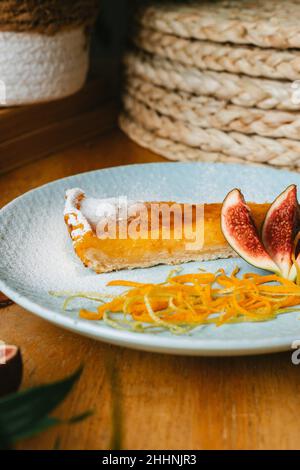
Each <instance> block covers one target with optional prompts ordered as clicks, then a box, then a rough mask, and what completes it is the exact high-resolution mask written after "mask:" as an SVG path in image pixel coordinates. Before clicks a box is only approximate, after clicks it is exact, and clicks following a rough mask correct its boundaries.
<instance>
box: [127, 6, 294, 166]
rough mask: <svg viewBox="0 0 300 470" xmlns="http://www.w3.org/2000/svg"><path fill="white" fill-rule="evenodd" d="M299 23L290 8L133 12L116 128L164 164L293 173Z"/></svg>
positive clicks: (177, 8) (182, 8)
mask: <svg viewBox="0 0 300 470" xmlns="http://www.w3.org/2000/svg"><path fill="white" fill-rule="evenodd" d="M299 24H300V3H299V1H296V0H287V1H286V2H282V1H281V0H255V1H253V0H218V1H216V2H213V1H210V2H209V1H204V2H199V1H194V2H193V1H191V2H185V3H181V4H178V3H172V2H164V3H163V2H162V3H160V4H159V3H156V4H151V5H150V6H146V7H144V8H141V9H140V11H138V12H137V14H136V16H135V22H134V25H133V28H132V36H131V46H132V47H131V50H130V51H128V52H127V53H126V55H125V57H124V69H125V74H124V75H125V86H124V92H123V105H124V110H123V114H122V116H121V118H120V125H121V127H122V129H123V130H124V132H126V133H127V134H128V135H129V136H130V137H131V138H132V139H133V140H135V141H136V142H138V143H140V144H141V145H143V146H145V147H147V148H150V149H152V150H154V151H156V152H157V153H159V154H161V155H164V156H165V157H167V158H170V159H178V160H186V159H193V160H207V161H241V162H245V163H258V164H271V165H276V166H280V167H288V168H293V169H298V170H299V169H300V99H299V97H300V93H299V91H300V26H299ZM294 81H295V82H294Z"/></svg>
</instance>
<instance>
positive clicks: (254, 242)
mask: <svg viewBox="0 0 300 470" xmlns="http://www.w3.org/2000/svg"><path fill="white" fill-rule="evenodd" d="M221 228H222V232H223V235H224V237H225V238H226V240H227V242H228V243H229V245H230V246H231V248H232V249H233V250H234V251H235V252H236V253H237V254H238V255H240V257H241V258H243V259H244V260H245V261H247V263H249V264H251V265H252V266H255V267H257V268H260V269H265V270H266V271H271V272H275V273H278V272H279V268H278V266H277V265H276V264H275V263H274V261H273V260H272V258H271V257H270V256H269V254H268V253H267V251H266V249H265V247H264V246H263V244H262V242H261V240H260V237H259V234H258V230H257V228H256V226H255V224H254V222H253V219H252V216H251V211H250V209H249V207H248V206H247V204H246V202H245V199H244V196H243V195H242V193H241V191H240V190H239V189H237V188H235V189H233V190H232V191H230V192H229V193H228V194H227V196H226V198H225V199H224V202H223V206H222V211H221Z"/></svg>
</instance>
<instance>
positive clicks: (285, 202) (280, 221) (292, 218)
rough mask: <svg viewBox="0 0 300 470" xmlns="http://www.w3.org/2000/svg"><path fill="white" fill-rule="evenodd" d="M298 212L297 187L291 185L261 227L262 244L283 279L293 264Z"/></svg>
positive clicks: (276, 201)
mask: <svg viewBox="0 0 300 470" xmlns="http://www.w3.org/2000/svg"><path fill="white" fill-rule="evenodd" d="M298 211H299V208H298V201H297V187H296V186H295V185H294V184H292V185H290V186H288V187H287V188H286V189H285V191H283V192H282V193H281V194H280V195H279V196H278V197H277V198H276V199H275V200H274V202H273V203H272V205H271V206H270V208H269V210H268V212H267V214H266V217H265V220H264V223H263V226H262V242H263V244H264V246H265V248H266V250H267V252H268V253H269V255H270V257H271V258H272V259H273V260H274V262H275V263H276V264H277V266H278V267H279V269H280V271H281V275H282V277H285V278H288V277H289V274H290V271H291V267H292V264H293V262H292V255H293V251H294V239H295V231H296V227H297V224H298Z"/></svg>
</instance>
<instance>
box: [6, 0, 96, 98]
mask: <svg viewBox="0 0 300 470" xmlns="http://www.w3.org/2000/svg"><path fill="white" fill-rule="evenodd" d="M97 12H98V0H73V1H71V0H66V1H63V2H62V1H60V0H43V1H41V0H7V1H6V0H4V1H1V2H0V105H2V106H12V105H20V104H27V103H36V102H42V101H49V100H53V99H58V98H62V97H64V96H68V95H71V94H73V93H75V92H76V91H78V90H79V89H80V88H81V87H82V86H83V84H84V82H85V79H86V75H87V71H88V65H89V33H90V31H91V29H92V26H93V23H94V21H95V19H96V16H97Z"/></svg>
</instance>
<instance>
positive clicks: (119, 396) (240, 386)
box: [0, 130, 300, 449]
mask: <svg viewBox="0 0 300 470" xmlns="http://www.w3.org/2000/svg"><path fill="white" fill-rule="evenodd" d="M162 160H163V159H162V158H161V157H158V156H156V155H154V154H153V153H151V152H149V151H146V150H144V149H142V148H140V147H138V146H137V145H135V144H134V143H132V142H130V141H129V140H128V139H127V138H126V137H125V136H124V135H123V134H122V133H121V132H120V131H118V130H115V131H112V132H110V133H108V134H106V135H104V136H99V137H98V138H95V139H94V140H92V141H90V142H88V143H86V144H81V145H77V146H76V147H73V148H70V149H68V150H67V151H64V152H61V153H57V154H53V155H52V156H49V157H47V158H45V159H42V160H39V161H36V162H34V163H30V164H27V165H24V166H23V167H21V168H18V169H16V170H14V171H11V172H9V173H7V174H6V175H2V176H0V187H1V192H0V205H1V206H3V205H4V204H5V203H7V202H9V201H10V200H11V199H13V198H14V197H16V196H18V195H20V194H22V193H24V192H25V191H27V190H29V189H32V188H34V187H37V186H39V185H41V184H44V183H47V182H49V181H52V180H54V179H57V178H60V177H64V176H68V175H72V174H75V173H78V172H82V171H88V170H94V169H98V168H104V167H109V166H114V165H121V164H129V163H137V162H140V163H144V162H151V161H162ZM0 331H1V339H2V340H4V341H6V342H8V343H14V344H18V345H20V346H21V348H22V352H23V358H24V363H25V376H24V381H23V387H28V386H32V385H37V384H40V383H42V382H47V381H51V380H55V379H58V378H61V377H64V376H65V375H66V374H68V373H71V372H72V371H73V370H74V369H75V368H76V367H77V366H78V365H79V364H81V363H84V364H85V368H84V372H83V375H82V377H81V379H80V382H79V383H78V384H77V385H76V388H75V389H74V390H73V392H72V393H71V395H70V396H69V397H68V399H67V400H66V401H65V403H64V404H63V405H61V406H60V408H58V409H57V410H56V412H55V414H56V415H58V416H60V417H68V416H71V415H73V414H75V413H79V412H82V411H85V410H86V409H90V408H92V409H93V410H94V415H93V416H92V417H90V418H89V419H87V420H86V421H84V422H82V423H79V424H76V425H73V426H62V427H60V428H55V429H52V430H51V431H48V432H45V433H43V434H42V435H40V436H38V437H36V438H34V439H30V440H26V441H24V442H21V443H20V444H19V445H18V447H19V448H20V449H52V448H54V447H57V446H58V447H59V448H61V449H110V448H121V449H300V439H299V425H298V415H299V410H300V366H298V367H297V366H294V365H292V363H291V353H290V352H287V353H284V354H275V355H268V356H253V357H240V358H192V357H178V356H177V357H175V356H168V355H161V354H151V353H144V352H139V351H134V350H129V349H124V348H120V347H115V346H110V345H107V344H104V343H100V342H96V341H93V340H90V339H87V338H84V337H81V336H79V335H76V334H73V333H69V332H67V331H64V330H62V329H60V328H58V327H56V326H53V325H51V324H49V323H47V322H46V321H44V320H42V319H40V318H38V317H36V316H34V315H32V314H30V313H29V312H26V311H25V310H23V309H22V308H21V307H19V306H17V305H12V306H8V307H6V308H3V309H1V310H0Z"/></svg>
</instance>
